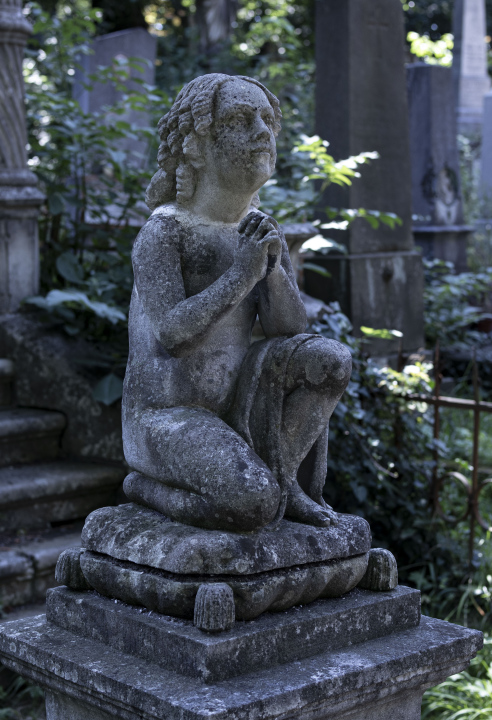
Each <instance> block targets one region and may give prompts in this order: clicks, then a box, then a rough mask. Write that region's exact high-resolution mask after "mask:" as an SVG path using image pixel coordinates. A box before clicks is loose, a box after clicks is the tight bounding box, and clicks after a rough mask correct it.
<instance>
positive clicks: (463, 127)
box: [453, 0, 490, 133]
mask: <svg viewBox="0 0 492 720" xmlns="http://www.w3.org/2000/svg"><path fill="white" fill-rule="evenodd" d="M453 34H454V49H453V80H454V91H455V99H456V100H455V101H456V110H457V118H458V129H459V131H460V132H464V133H474V132H481V129H482V121H483V99H484V96H485V94H486V93H487V92H488V91H489V89H490V80H489V76H488V72H487V43H486V40H485V36H486V35H487V24H486V13H485V0H456V2H455V5H454V13H453Z"/></svg>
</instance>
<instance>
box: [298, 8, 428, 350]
mask: <svg viewBox="0 0 492 720" xmlns="http://www.w3.org/2000/svg"><path fill="white" fill-rule="evenodd" d="M316 65H317V68H318V69H321V71H320V72H318V74H317V82H316V132H317V134H318V135H320V136H321V137H322V138H323V139H325V140H328V141H329V143H330V148H329V149H330V152H331V154H332V155H333V156H334V157H335V158H336V159H342V158H346V157H348V156H349V155H357V154H359V153H361V152H364V151H374V150H375V151H377V152H378V153H379V154H380V159H379V160H375V161H373V162H372V163H371V165H370V166H365V167H364V168H363V169H362V178H361V179H359V180H355V181H354V183H353V185H352V186H351V187H349V188H340V187H338V186H336V185H332V186H330V187H329V188H328V191H327V193H326V196H325V198H324V200H325V203H326V205H327V206H332V207H342V208H367V209H369V210H379V211H385V212H394V213H396V214H397V215H398V216H399V217H400V218H401V220H402V222H403V224H402V226H401V227H399V228H397V229H396V230H390V229H389V228H387V227H379V228H378V229H372V228H371V227H370V226H369V225H368V224H367V223H366V222H364V221H360V220H357V221H356V222H355V223H354V224H353V225H352V226H351V228H350V229H349V231H348V232H347V233H345V234H344V235H343V237H339V238H336V239H338V240H339V241H340V242H344V243H345V244H346V247H347V254H346V255H339V256H331V255H330V256H329V257H328V259H323V258H316V262H317V263H319V264H323V265H325V266H326V267H327V269H328V271H329V272H330V274H331V278H330V279H329V280H328V281H327V280H326V278H324V277H322V276H320V275H319V274H316V273H313V272H311V271H306V272H305V290H306V292H307V293H308V294H310V295H314V296H315V297H318V298H320V299H321V300H325V301H332V300H338V301H339V302H340V304H341V306H342V310H343V311H344V312H345V313H347V314H348V315H349V316H350V318H351V320H352V322H353V324H354V328H355V332H356V333H358V332H359V328H360V327H361V326H363V325H365V326H369V327H375V328H390V329H396V330H400V331H402V332H403V333H404V341H403V342H404V347H405V348H408V349H416V348H417V347H419V345H420V344H421V343H422V304H421V294H422V270H421V260H420V257H419V255H418V254H417V253H416V251H415V248H414V244H413V238H412V230H411V215H412V209H411V173H410V153H409V144H408V110H407V98H406V93H405V70H404V39H403V13H402V8H401V3H400V0H373V2H370V3H369V2H367V0H345V1H344V2H340V1H339V0H316ZM330 237H333V234H332V231H330ZM380 342H381V341H380ZM379 347H380V348H381V349H384V348H383V343H381V345H380V346H379Z"/></svg>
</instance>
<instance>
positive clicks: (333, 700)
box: [0, 616, 483, 720]
mask: <svg viewBox="0 0 492 720" xmlns="http://www.w3.org/2000/svg"><path fill="white" fill-rule="evenodd" d="M482 638H483V636H482V633H480V632H478V631H476V630H468V629H466V628H463V627H459V626H457V625H451V624H450V623H446V622H443V621H442V620H434V619H432V618H422V622H421V624H420V625H419V626H418V627H416V628H411V629H408V630H403V631H400V632H395V633H393V634H391V635H389V636H386V637H383V638H378V639H376V640H370V641H368V642H365V643H362V644H360V645H356V646H352V647H348V648H344V649H342V650H338V651H335V652H330V651H328V652H324V653H320V654H319V655H316V656H314V657H312V658H308V659H306V660H302V661H297V662H292V663H287V664H286V665H278V666H276V667H273V668H271V669H267V670H263V671H260V672H253V673H249V674H247V675H242V676H240V677H234V678H231V679H230V680H222V681H220V682H217V683H214V684H210V685H206V684H204V683H202V682H201V681H200V680H199V679H198V678H197V679H194V678H190V677H186V676H184V675H178V673H175V672H170V671H169V670H165V669H164V668H162V667H160V666H159V665H157V664H155V663H151V662H146V661H145V660H142V659H140V658H138V657H135V656H134V655H129V654H126V653H123V652H121V650H115V649H113V648H111V647H109V646H107V645H104V644H103V643H100V642H96V641H95V640H90V639H87V638H83V637H80V636H79V635H75V634H73V633H71V632H68V631H66V630H62V629H61V628H60V627H57V626H56V625H51V624H49V623H46V620H45V617H44V616H39V617H35V618H29V619H28V620H14V621H12V622H7V623H4V624H3V625H2V626H1V628H0V658H1V660H2V662H3V663H4V664H5V665H6V666H7V667H9V668H11V669H13V670H15V671H16V672H20V673H21V674H22V675H24V676H25V677H28V678H30V679H31V680H33V681H34V682H35V683H37V684H41V685H43V686H44V687H45V688H47V689H48V690H51V691H53V692H56V693H60V694H61V695H65V696H68V697H69V698H73V699H74V700H77V701H80V702H82V703H84V704H86V705H88V706H89V709H88V710H86V712H85V714H84V715H82V714H80V715H79V716H78V717H80V718H82V717H84V718H89V717H90V718H104V720H108V717H110V718H117V719H118V720H161V719H162V718H166V720H251V718H258V719H260V718H261V719H262V720H268V719H269V720H275V718H277V719H278V720H281V719H282V718H292V719H295V718H298V719H300V718H311V719H312V720H315V719H316V718H330V720H332V719H333V720H335V719H337V720H338V719H339V718H341V717H342V718H347V717H349V716H351V717H352V718H354V717H355V718H357V720H358V719H359V718H362V717H364V719H365V720H373V718H378V719H379V720H382V718H383V717H385V718H390V717H391V718H397V717H400V718H403V717H404V715H402V714H401V713H400V712H398V713H397V712H394V713H393V714H391V715H390V714H388V712H387V711H386V712H385V714H384V715H383V713H382V712H381V711H379V713H378V714H375V713H374V712H369V711H368V709H367V708H368V707H372V705H373V704H374V703H376V702H377V701H378V700H381V701H382V702H388V700H389V699H391V697H396V699H397V700H398V698H399V697H400V698H401V697H402V696H403V697H404V694H405V692H407V693H408V692H412V691H419V689H421V688H423V687H425V688H427V687H431V686H432V685H436V684H437V683H439V682H442V681H443V680H444V679H445V678H446V677H449V675H452V674H454V673H456V672H460V671H461V670H463V669H464V668H465V667H466V666H467V665H468V664H469V662H470V659H471V658H472V657H473V656H474V655H475V654H476V653H477V651H478V650H479V649H480V648H481V646H482ZM420 691H421V690H420ZM91 709H92V712H91ZM357 709H359V712H357ZM352 710H353V711H354V715H352V714H351V711H352ZM361 710H362V712H363V713H364V714H361ZM106 713H107V715H106ZM58 717H64V718H66V717H69V715H68V713H65V714H63V715H59V716H58ZM408 717H409V718H410V717H411V718H412V719H413V718H417V717H418V715H417V714H413V715H411V716H410V715H408Z"/></svg>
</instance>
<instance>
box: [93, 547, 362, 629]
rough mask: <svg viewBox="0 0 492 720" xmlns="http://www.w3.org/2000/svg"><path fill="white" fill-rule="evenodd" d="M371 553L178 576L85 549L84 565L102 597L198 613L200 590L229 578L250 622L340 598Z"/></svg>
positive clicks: (180, 614) (178, 612) (241, 614)
mask: <svg viewBox="0 0 492 720" xmlns="http://www.w3.org/2000/svg"><path fill="white" fill-rule="evenodd" d="M367 559H368V556H367V554H364V555H357V556H356V557H351V558H342V559H340V560H328V561H327V562H320V563H313V564H308V565H302V566H301V567H293V568H286V569H280V570H275V571H273V572H263V573H258V574H255V575H220V576H217V575H216V576H210V575H202V576H198V575H173V574H171V573H166V572H164V571H162V570H155V569H153V568H149V567H145V566H143V565H134V564H133V563H129V562H121V561H116V560H113V559H111V558H108V557H106V556H104V555H99V554H97V553H91V552H85V553H84V554H83V555H82V556H81V567H82V572H83V573H84V576H85V577H86V579H87V581H88V582H89V583H90V585H91V586H92V587H93V588H94V589H95V590H97V591H98V592H100V593H101V594H102V595H105V596H106V597H110V598H118V599H119V600H123V602H127V603H130V604H133V605H143V607H145V608H147V609H148V610H157V612H160V613H164V614H166V615H167V614H169V615H176V616H177V617H190V618H191V617H193V610H194V606H195V598H196V594H197V592H198V590H199V588H200V586H201V585H202V584H203V583H215V582H218V581H221V582H227V584H228V585H230V587H231V589H232V590H233V592H234V601H235V605H236V618H237V619H239V620H251V619H252V618H255V617H258V615H260V614H261V613H262V612H266V611H267V610H270V611H276V612H277V611H281V610H287V609H289V608H291V607H293V606H294V605H304V604H306V603H310V602H313V601H314V600H317V599H318V598H320V597H339V596H340V595H344V594H345V593H347V592H349V591H350V590H352V589H353V588H354V587H355V586H356V585H357V584H358V583H359V582H360V580H361V579H362V577H363V575H364V573H365V571H366V568H367Z"/></svg>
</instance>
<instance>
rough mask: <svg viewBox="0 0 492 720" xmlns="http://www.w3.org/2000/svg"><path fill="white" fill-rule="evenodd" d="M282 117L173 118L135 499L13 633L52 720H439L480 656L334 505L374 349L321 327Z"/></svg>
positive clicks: (3, 638)
mask: <svg viewBox="0 0 492 720" xmlns="http://www.w3.org/2000/svg"><path fill="white" fill-rule="evenodd" d="M280 118H281V113H280V108H279V104H278V101H277V99H276V98H275V97H274V96H273V95H272V94H271V93H270V92H269V91H268V90H267V89H266V88H265V87H263V86H262V85H261V84H260V83H259V82H257V81H255V80H252V79H251V78H246V77H241V76H235V77H232V76H228V75H222V74H211V75H205V76H203V77H199V78H196V79H195V80H193V81H192V82H190V83H189V84H188V85H186V86H185V87H184V88H183V90H182V91H181V92H180V93H179V95H178V96H177V98H176V100H175V103H174V105H173V107H172V108H171V110H170V112H169V113H168V114H167V115H165V116H164V117H163V118H162V120H161V121H160V123H159V135H160V140H161V144H160V147H159V154H158V165H159V170H158V172H157V173H156V175H155V176H154V178H153V180H152V182H151V184H150V186H149V188H148V191H147V204H148V205H149V207H150V208H151V210H152V214H151V216H150V218H149V220H148V222H147V223H146V225H145V226H144V227H143V228H142V230H141V232H140V233H139V235H138V238H137V240H136V242H135V246H134V251H133V266H134V271H135V283H134V290H133V295H132V301H131V310H130V320H129V330H130V355H129V361H128V368H127V374H126V379H125V388H124V398H123V437H124V447H125V455H126V459H127V461H128V464H129V466H130V468H131V472H130V474H129V475H128V476H127V478H126V480H125V483H124V489H125V493H126V495H127V497H128V499H129V500H131V502H130V503H127V504H123V505H120V506H118V507H108V508H103V509H101V510H96V511H95V512H93V513H92V514H91V515H90V516H89V517H88V519H87V520H86V523H85V527H84V531H83V536H82V546H83V547H82V549H74V550H68V551H66V552H65V553H63V554H62V555H61V556H60V559H59V561H58V566H57V579H58V580H59V582H60V583H62V585H63V586H62V587H59V588H56V589H55V590H53V591H51V592H50V593H49V594H48V600H47V615H46V617H44V616H40V617H37V618H33V619H30V620H25V621H14V622H12V623H7V624H4V625H3V626H2V628H1V629H0V657H1V659H2V662H4V663H5V664H6V665H7V666H8V667H10V668H14V669H16V670H18V671H19V672H21V673H22V674H23V675H26V676H27V677H30V678H32V679H33V680H35V681H36V682H38V683H40V684H42V685H43V686H44V687H45V688H46V693H47V694H46V708H47V718H48V720H61V719H62V718H63V719H64V720H66V719H67V718H70V720H89V718H90V719H91V720H109V718H124V719H125V720H137V718H138V719H145V720H151V719H154V720H157V719H158V718H159V719H163V718H166V719H168V718H172V719H174V718H176V720H178V718H180V719H181V720H188V719H189V720H191V718H204V719H205V718H207V717H210V716H211V715H212V716H214V717H221V718H224V719H225V718H231V719H234V720H240V719H243V718H244V719H246V718H251V717H258V718H265V719H266V718H272V720H273V719H274V718H285V717H292V718H306V719H307V718H337V720H381V718H385V719H387V720H389V718H402V720H417V718H418V717H420V704H421V698H422V693H423V692H424V690H425V689H426V688H427V687H429V686H431V685H433V684H435V683H436V682H438V681H440V680H442V679H444V678H445V677H447V676H448V675H450V674H451V673H454V672H457V671H459V670H461V669H462V668H464V667H466V665H467V664H468V662H469V660H470V658H471V657H472V656H473V655H474V654H475V653H476V652H477V650H478V649H479V647H480V644H481V633H479V632H476V631H471V630H467V629H464V628H461V627H457V626H453V625H450V624H449V623H445V622H441V621H438V620H432V619H429V618H421V617H420V595H419V593H418V592H417V591H415V590H411V589H409V588H404V587H399V586H398V585H397V582H398V579H397V568H396V563H395V559H394V557H393V556H392V554H391V553H390V552H389V551H387V550H382V549H371V535H370V529H369V526H368V524H367V522H366V521H365V520H364V519H363V518H361V517H356V516H351V515H343V514H338V513H337V512H336V510H335V509H333V508H331V507H329V506H328V505H327V504H326V503H325V501H324V499H323V494H322V493H323V484H324V479H325V475H326V459H327V451H328V425H329V420H330V416H331V414H332V412H333V410H334V408H335V406H336V404H337V402H338V400H339V398H340V396H341V394H342V393H343V391H344V389H345V387H346V385H347V383H348V380H349V377H350V371H351V356H350V353H349V351H348V349H347V348H345V347H344V346H343V345H341V344H340V343H338V342H336V341H333V340H328V339H325V338H323V337H321V336H317V335H310V334H306V333H305V325H306V318H305V311H304V306H303V304H302V302H301V299H300V297H299V291H298V289H297V285H296V282H295V278H294V274H293V270H292V266H291V262H290V259H289V253H288V249H287V244H286V242H285V238H284V237H283V235H282V232H281V230H280V229H279V226H278V225H277V223H276V222H275V220H274V219H273V218H270V217H268V216H266V215H265V214H263V213H262V212H260V211H259V210H258V209H257V205H258V195H257V192H258V190H259V189H260V187H261V186H262V185H263V183H264V182H266V180H267V179H268V178H269V177H270V176H271V174H272V173H273V170H274V166H275V158H276V150H275V136H276V134H277V132H278V131H279V129H280ZM257 315H258V316H259V319H260V322H261V324H262V327H263V330H264V334H265V339H264V340H261V341H258V342H256V343H253V344H251V330H252V326H253V323H254V321H255V319H256V316H257Z"/></svg>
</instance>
